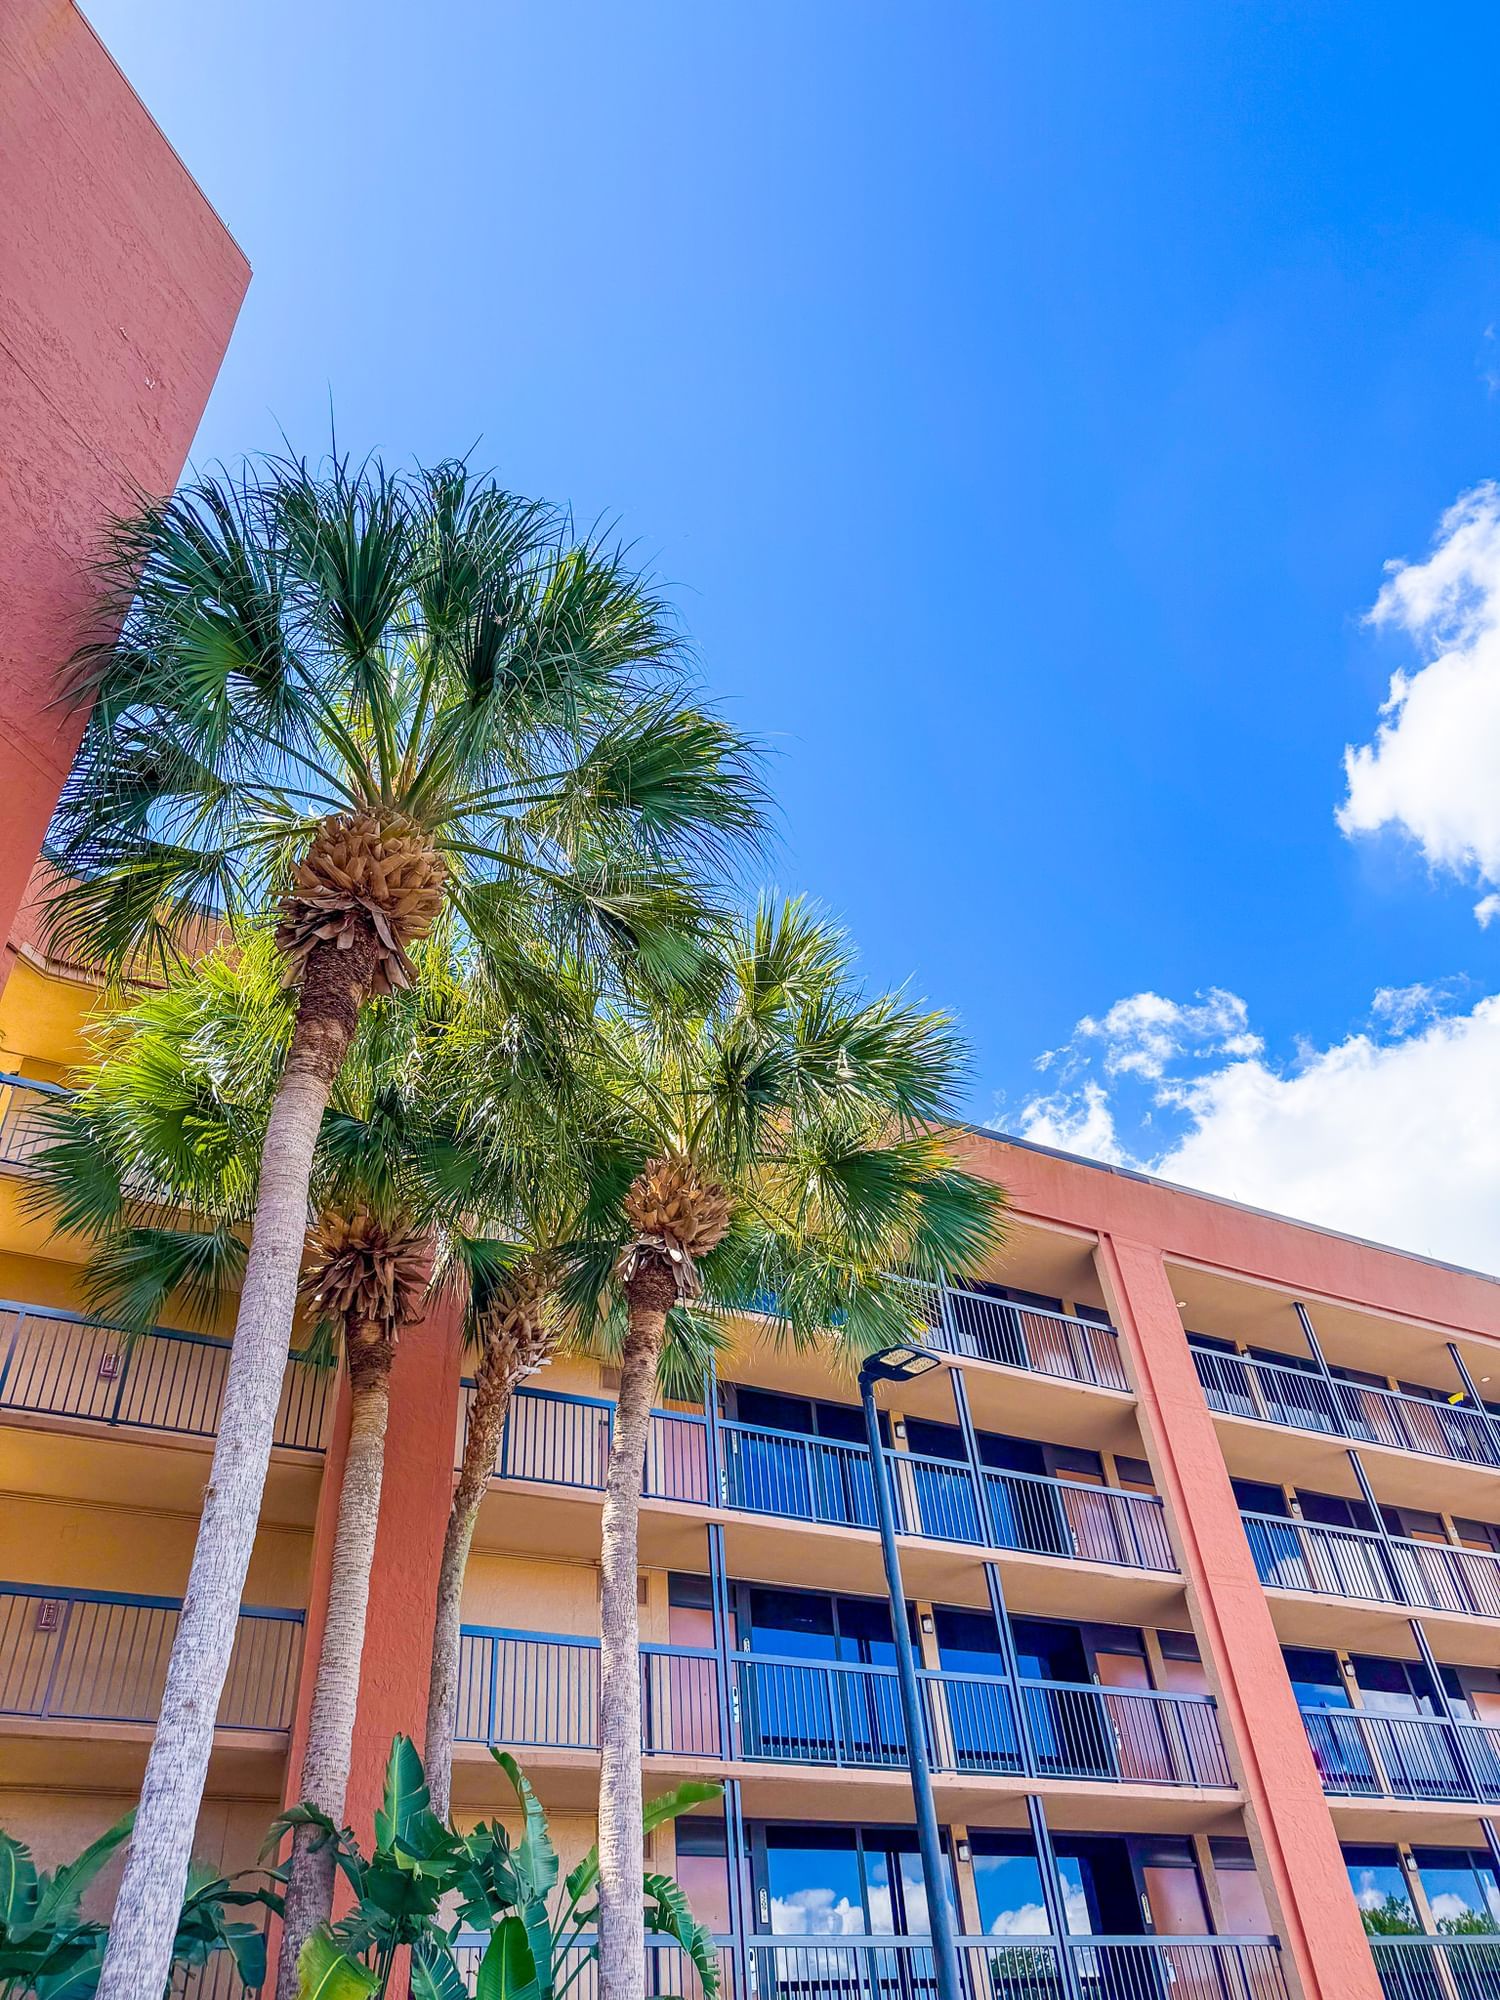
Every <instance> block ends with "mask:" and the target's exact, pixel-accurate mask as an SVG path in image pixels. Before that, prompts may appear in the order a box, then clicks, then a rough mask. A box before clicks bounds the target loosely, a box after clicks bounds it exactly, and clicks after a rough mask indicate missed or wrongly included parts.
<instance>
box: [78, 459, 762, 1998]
mask: <svg viewBox="0 0 1500 2000" xmlns="http://www.w3.org/2000/svg"><path fill="white" fill-rule="evenodd" d="M100 586H101V599H102V610H103V613H104V615H105V617H106V619H107V621H108V624H109V628H110V629H111V630H114V629H115V628H116V627H117V628H118V636H116V637H114V638H112V639H110V640H109V641H108V642H107V643H101V644H99V645H97V646H91V647H88V648H86V649H85V650H84V651H83V652H82V653H81V654H80V656H79V658H78V660H77V661H76V663H75V667H74V670H73V673H72V675H71V678H70V681H69V683H68V693H69V694H70V696H71V698H72V699H74V700H75V701H77V702H78V703H80V704H84V703H87V704H91V713H90V717H89V721H88V724H87V727H86V729H85V733H84V738H83V742H82V745H81V748H80V751H79V754H78V757H77V760H76V762H75V765H74V768H73V771H72V773H71V774H70V777H69V779H68V782H67V784H66V786H65V787H64V791H63V796H62V799H61V801H60V803H59V807H58V812H57V816H56V819H55V822H54V826H53V831H52V836H51V842H52V845H51V853H52V858H53V860H54V862H55V864H56V865H57V867H58V869H59V871H60V875H61V886H60V888H59V889H58V890H57V892H56V893H55V895H54V896H53V897H52V898H51V899H50V901H49V903H48V905H47V907H46V910H45V920H46V926H47V929H48V932H49V935H50V940H51V942H52V944H53V945H54V947H55V948H57V949H59V950H61V951H63V952H65V953H70V954H72V955H74V956H80V957H83V958H84V959H86V960H88V961H92V962H94V963H101V964H103V965H104V966H105V967H106V968H107V969H108V970H110V971H111V972H112V973H114V974H115V975H117V976H120V977H125V976H134V977H142V976H146V975H147V974H149V973H150V972H152V971H153V970H156V969H159V968H161V967H163V966H166V965H169V964H170V963H171V962H172V960H173V959H174V957H175V956H176V955H177V954H178V953H179V952H180V951H181V950H183V949H185V948H188V949H190V948H192V946H193V945H194V944H198V943H201V942H202V939H203V936H204V931H205V927H206V926H209V927H211V926H213V925H215V924H220V923H225V922H228V923H230V924H231V925H232V924H234V923H236V922H237V921H239V920H240V919H242V918H245V917H248V916H259V915H262V914H264V913H266V912H267V911H269V910H270V909H271V908H272V907H273V906H274V905H276V904H277V901H278V898H279V908H280V915H281V923H280V926H279V929H278V931H277V942H278V945H279V948H280V951H281V955H282V960H283V970H284V974H285V977H286V979H287V981H288V983H289V985H290V986H291V987H292V989H293V990H294V994H295V1008H294V1012H293V1018H292V1028H291V1033H290V1036H289V1038H288V1041H287V1045H286V1048H285V1051H284V1056H283V1059H282V1061H281V1063H280V1065H279V1069H278V1070H277V1071H275V1072H273V1074H274V1086H273V1090H274V1094H273V1095H272V1098H271V1104H270V1115H269V1117H268V1119H267V1120H266V1124H265V1131H264V1139H263V1144H262V1147H261V1152H260V1159H259V1167H258V1173H257V1175H256V1183H255V1199H254V1210H253V1217H252V1225H251V1233H250V1242H249V1247H248V1252H247V1255H246V1259H245V1270H244V1280H243V1284H242V1286H241V1291H240V1303H239V1311H238V1317H237V1320H236V1325H235V1334H234V1342H233V1350H232V1354H231V1359H230V1365H229V1370H228V1375H227V1379H226V1383H225V1391H224V1399H223V1407H222V1414H221V1420H220V1425H219V1433H218V1438H217V1442H216V1445H215V1449H214V1458H213V1467H212V1471H211V1474H210V1478H209V1483H208V1486H207V1489H206V1493H205V1499H204V1507H203V1514H202V1519H201V1522H200V1527H199V1533H198V1539H197V1545H196V1549H195V1552H194V1557H193V1566H192V1571H191V1574H190V1576H189V1580H188V1586H187V1591H186V1595H185V1598H184V1605H183V1611H182V1615H181V1618H180V1620H179V1624H178V1630H177V1636H176V1640H175V1642H174V1645H173V1649H172V1656H171V1660H170V1662H169V1665H168V1671H167V1676H166V1682H165V1686H164V1690H163V1694H162V1701H161V1711H160V1717H159V1721H158V1724H157V1729H156V1733H155V1738H154V1740H153V1743H152V1747H151V1754H150V1758H149V1760H148V1763H147V1769H146V1777H145V1785H144V1789H143V1792H142V1796H141V1803H140V1810H139V1814H138V1817H137V1822H136V1836H135V1841H134V1844H133V1846H132V1849H131V1854H130V1859H129V1862H128V1864H127V1866H126V1871H125V1877H124V1881H123V1883H122V1887H121V1894H120V1914H119V1917H118V1919H117V1921H116V1924H115V1926H114V1929H113V1931H112V1933H111V1937H110V1945H109V1954H108V1957H107V1959H106V1961H105V1966H104V1972H103V1976H102V1979H101V1982H100V1986H99V1993H100V1996H101V2000H138V1996H139V1995H141V1994H143V1993H150V1992H154V1991H156V1990H158V1989H159V1988H160V1987H161V1986H162V1985H163V1984H164V1983H165V1979H166V1971H167V1962H168V1954H169V1952H170V1949H171V1937H172V1928H173V1924H174V1922H175V1918H176V1913H177V1909H178V1907H179V1905H180V1902H181V1897H182V1889H183V1884H184V1882H185V1880H186V1875H187V1866H188V1860H189V1856H190V1851H191V1843H192V1836H193V1828H194V1824H195V1821H196V1816H197V1810H198V1805H199V1801H200V1799H201V1797H202V1791H203V1781H204V1777H205V1774H206V1770H207V1764H208V1757H209V1753H210V1750H211V1748H212V1742H213V1721H214V1715H215V1711H216V1709H217V1706H218V1700H219V1695H220V1692H221V1690H222V1687H223V1682H224V1676H225V1673H226V1670H227V1666H228V1660H229V1652H230V1647H231V1645H232V1643H233V1635H234V1626H235V1619H236V1616H237V1613H238V1608H239V1601H240V1595H241V1591H242V1589H243V1586H244V1580H245V1574H246V1570H247V1567H248V1564H249V1558H250V1549H251V1543H252V1540H253V1537H254V1532H255V1523H256V1519H257V1516H258V1513H259V1508H260V1499H261V1494H262V1491H263V1488H264V1484H265V1475H266V1468H267V1464H268V1461H269V1456H270V1447H271V1435H272V1426H273V1422H274V1417H275V1411H276V1405H277V1400H278V1397H279V1394H280V1383H281V1375H282V1370H283V1367H284V1364H285V1356H286V1346H287V1339H288V1331H289V1328H290V1325H291V1321H292V1314H293V1310H294V1307H295V1303H296V1291H297V1279H298V1269H299V1265H300V1261H301V1257H302V1250H303V1241H304V1235H305V1230H306V1225H307V1201H308V1188H309V1180H310V1176H311V1172H312V1161H313V1150H314V1146H315V1144H316V1141H317V1137H318V1132H319V1129H320V1126H321V1122H322V1117H323V1112H324V1109H325V1107H326V1105H327V1103H328V1100H329V1095H330V1092H331V1090H332V1086H333V1083H334V1079H335V1078H336V1077H337V1075H338V1073H339V1070H340V1068H341V1066H342V1064H343V1061H344V1057H345V1055H346V1053H347V1051H348V1049H349V1045H350V1042H351V1040H352V1038H353V1036H354V1032H355V1029H356V1027H357V1025H358V1022H359V1019H360V1015H361V1012H362V1010H363V1008H364V1006H365V1005H366V1003H367V1002H368V1001H369V1000H370V999H371V998H372V997H374V996H378V995H380V994H384V993H388V992H391V991H395V990H397V989H399V988H401V987H403V986H405V985H406V984H407V983H408V982H409V980H410V977H411V968H410V959H409V956H408V953H409V950H410V948H411V947H412V946H413V945H414V944H416V943H418V942H419V941H420V940H421V939H422V938H423V937H424V936H426V935H427V934H428V933H429V932H430V930H431V928H432V926H433V924H434V923H435V922H436V921H437V919H438V917H439V916H440V915H441V914H442V913H443V912H444V911H448V912H451V913H452V915H453V917H454V920H455V922H456V923H457V924H458V925H459V926H460V927H461V929H462V931H463V932H464V933H465V934H466V935H467V936H468V937H469V938H470V939H472V940H473V942H474V944H475V946H476V948H479V949H481V950H483V952H484V953H486V954H487V955H488V957H489V958H490V959H491V960H492V961H493V962H495V963H496V964H497V965H503V964H505V963H507V962H515V961H517V960H518V959H519V958H520V957H522V956H523V953H522V950H521V947H522V944H523V942H524V941H525V940H526V939H529V938H532V937H534V936H535V935H537V934H541V935H543V936H545V937H547V938H549V939H552V940H554V941H556V942H559V943H565V944H566V945H567V947H568V948H570V949H573V950H576V951H578V952H580V953H583V954H584V955H595V956H597V955H600V954H601V953H602V954H604V955H606V956H608V955H612V954H619V953H622V952H623V953H628V954H629V955H630V956H631V957H632V958H633V960H634V961H635V962H636V963H637V964H638V966H640V967H641V968H642V969H643V970H644V971H647V972H649V971H651V970H653V969H655V970H661V971H666V970H668V969H671V970H674V971H677V970H680V968H681V965H682V962H683V958H684V955H685V952H687V951H688V950H690V948H691V945H692V942H693V940H694V938H695V935H696V929H697V926H698V923H699V920H700V917H701V912H702V909H703V907H704V903H705V896H704V893H703V889H702V882H701V878H702V876H703V874H704V872H705V871H706V870H708V871H712V870H713V869H716V868H717V867H718V866H719V865H720V864H721V863H722V860H723V858H724V854H725V849H726V847H728V846H733V844H734V843H736V842H738V841H739V840H740V839H741V838H743V837H745V836H749V835H753V834H754V832H755V831H756V828H757V826H758V824H759V819H760V811H761V800H760V796H759V792H758V788H757V784H756V781H755V778H754V775H753V771H752V767H751V759H750V756H749V753H748V751H747V748H746V746H745V744H744V743H743V742H742V741H741V739H739V738H738V737H736V736H735V735H734V734H733V733H732V732H731V731H730V730H729V729H727V728H726V727H725V726H724V725H723V724H722V723H721V722H719V721H717V720H716V719H714V718H713V717H711V716H708V715H706V714H704V713H703V712H702V711H701V710H699V709H697V708H695V707H694V706H693V705H692V690H691V688H690V686H689V684H688V682H687V680H686V677H685V670H684V666H683V662H682V656H681V646H680V641H679V636H678V633H677V630H676V628H675V625H674V623H673V621H672V619H671V617H670V616H669V613H668V611H667V608H666V606H665V605H664V604H663V602H662V601H661V599H660V598H659V597H658V596H657V595H656V594H655V593H654V592H653V591H652V590H651V589H650V588H649V587H648V586H647V585H646V584H645V583H644V582H643V580H642V579H641V578H640V577H639V576H638V575H637V574H636V573H635V572H634V571H633V570H632V569H631V567H630V566H629V564H628V563H627V561H626V559H625V557H624V555H623V554H622V552H621V551H620V550H618V549H617V548H613V547H611V546H607V545H606V544H605V543H604V542H603V541H602V540H601V539H600V538H599V537H597V536H582V537H580V536H578V535H576V534H575V533H574V532H573V529H572V526H571V523H570V522H568V521H567V520H566V519H565V518H561V517H558V516H556V515H554V514H553V513H551V512H550V511H549V510H548V509H546V508H544V507H540V506H538V505H536V504H535V503H532V502H528V501H523V500H518V499H517V498H516V497H515V496H513V495H511V494H508V493H505V492H504V491H502V490H501V489H500V488H499V487H497V486H496V485H494V484H493V483H491V482H482V481H476V480H475V479H474V478H473V477H472V476H471V474H470V473H469V471H468V470H467V468H465V467H464V466H461V465H452V464H449V465H442V466H438V467H436V468H434V469H432V470H428V471H418V472H415V473H412V474H405V475H397V474H391V473H388V472H387V471H386V470H385V469H384V468H383V467H381V466H380V465H379V464H373V463H372V464H366V465H363V466H360V467H351V466H350V465H349V464H348V463H347V462H345V461H342V460H339V461H335V462H334V463H332V464H331V465H330V466H329V467H327V468H325V469H323V470H310V469H309V468H308V467H307V466H306V465H305V464H302V463H297V462H292V461H278V460H270V461H264V462H261V463H258V464H256V465H253V466H251V467H250V468H248V469H247V470H246V471H244V472H243V473H242V474H239V475H227V474H226V475H222V476H216V477H209V478H205V479H202V480H200V481H198V482H196V483H195V484H193V485H191V486H189V487H187V488H185V489H184V490H183V491H182V492H180V493H179V494H177V495H176V496H175V497H174V498H172V499H170V500H167V501H164V502H162V503H160V504H156V505H151V506H148V507H147V508H146V509H144V511H143V512H141V513H140V514H139V515H137V516H136V517H134V518H133V519H131V520H129V521H127V522H125V523H123V524H122V525H121V526H120V527H119V529H118V531H117V533H116V535H115V538H114V543H113V546H112V548H111V549H110V551H109V553H108V555H107V557H106V559H105V560H104V562H103V564H102V565H101V573H100Z"/></svg>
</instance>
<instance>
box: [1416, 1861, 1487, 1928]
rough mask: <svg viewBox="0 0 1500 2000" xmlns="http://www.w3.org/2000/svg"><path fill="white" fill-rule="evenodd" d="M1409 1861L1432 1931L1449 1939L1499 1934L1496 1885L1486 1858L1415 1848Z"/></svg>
mask: <svg viewBox="0 0 1500 2000" xmlns="http://www.w3.org/2000/svg"><path fill="white" fill-rule="evenodd" d="M1413 1858H1414V1859H1415V1861H1416V1864H1417V1873H1418V1875H1420V1876H1421V1878H1422V1887H1423V1889H1424V1890H1425V1891H1426V1893H1427V1901H1428V1903H1429V1904H1430V1905H1431V1908H1432V1921H1433V1926H1434V1928H1435V1929H1437V1930H1438V1931H1441V1932H1442V1933H1443V1934H1444V1935H1445V1936H1449V1937H1466V1936H1472V1935H1478V1934H1481V1933H1484V1934H1489V1933H1492V1932H1496V1931H1500V1882H1497V1881H1496V1879H1495V1871H1494V1869H1493V1867H1491V1865H1490V1862H1489V1859H1488V1857H1487V1856H1485V1855H1482V1854H1473V1853H1469V1852H1467V1851H1466V1850H1465V1849H1463V1848H1461V1847H1418V1848H1416V1849H1415V1850H1414V1852H1413Z"/></svg>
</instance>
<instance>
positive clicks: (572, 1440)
mask: <svg viewBox="0 0 1500 2000" xmlns="http://www.w3.org/2000/svg"><path fill="white" fill-rule="evenodd" d="M471 1394H472V1391H471V1389H470V1387H469V1385H467V1384H466V1385H465V1388H464V1408H463V1418H464V1419H466V1417H467V1411H468V1404H469V1399H470V1396H471ZM613 1425H614V1405H613V1404H612V1403H609V1402H606V1401H604V1400H603V1399H602V1398H600V1397H596V1396H576V1395H561V1394H558V1393H557V1392H555V1391H552V1390H546V1389H519V1390H517V1391H516V1394H515V1396H514V1397H513V1398H512V1400H511V1407H510V1414H509V1417H508V1419H507V1421H506V1426H505V1434H504V1436H503V1438H502V1440H501V1445H500V1452H499V1456H498V1458H497V1459H496V1463H495V1477H496V1478H497V1479H500V1480H516V1479H524V1480H533V1481H536V1482H538V1483H539V1484H542V1485H548V1486H563V1487H568V1488H571V1489H573V1490H575V1491H580V1490H581V1491H584V1492H591V1493H602V1492H603V1491H604V1480H605V1473H606V1471H607V1469H608V1465H609V1447H610V1438H611V1435H612V1432H613ZM461 1445H462V1439H461V1438H460V1448H461ZM886 1464H887V1466H888V1467H889V1469H890V1473H891V1484H892V1488H893V1490H894V1494H895V1501H896V1513H897V1525H898V1527H899V1528H900V1531H901V1533H902V1534H905V1535H915V1536H921V1537H924V1538H926V1539H928V1540H934V1541H946V1542H961V1543H965V1544H968V1545H970V1546H973V1547H976V1548H990V1549H1001V1550H1010V1551H1016V1552H1019V1553H1023V1554H1027V1555H1040V1556H1054V1557H1057V1558H1059V1559H1060V1560H1063V1561H1067V1562H1083V1563H1101V1564H1106V1565H1108V1566H1110V1567H1113V1568H1126V1569H1141V1570H1148V1571H1151V1572H1153V1573H1155V1574H1158V1575H1163V1576H1174V1575H1175V1574H1176V1573H1177V1563H1176V1560H1175V1558H1174V1556H1173V1554H1172V1547H1171V1543H1170V1541H1169V1540H1168V1537H1167V1531H1166V1521H1165V1514H1164V1510H1163V1507H1162V1503H1161V1501H1160V1499H1158V1497H1157V1496H1156V1495H1155V1494H1152V1493H1130V1492H1126V1491H1124V1490H1123V1489H1122V1488H1119V1487H1109V1486H1090V1485H1086V1484H1085V1483H1084V1482H1082V1481H1079V1480H1069V1479H1050V1478H1046V1477H1044V1476H1042V1475H1041V1474H1038V1473H1025V1472H1002V1471H995V1470H991V1469H985V1470H984V1472H983V1475H982V1478H981V1479H978V1480H976V1478H975V1475H974V1472H973V1470H972V1468H971V1467H970V1466H968V1465H967V1464H965V1463H962V1462H960V1461H958V1460H955V1459H946V1458H930V1457H927V1456H925V1455H923V1454H921V1453H918V1452H902V1451H892V1452H888V1453H887V1455H886ZM715 1467H717V1477H715ZM645 1493H646V1496H647V1498H648V1499H653V1500H671V1501H680V1502H683V1503H685V1504H687V1505H689V1506H694V1507H708V1506H714V1505H718V1506H722V1507H725V1508H727V1509H731V1510H733V1511H736V1512H740V1513H746V1514H763V1515H769V1516H773V1517H775V1518H777V1519H780V1520H793V1521H809V1522H822V1523H825V1524H827V1525H829V1526H832V1527H840V1528H867V1529H870V1530H872V1531H873V1529H874V1528H875V1525H876V1523H875V1487H874V1481H873V1477H872V1473H871V1467H870V1459H869V1453H868V1452H867V1451H866V1450H865V1448H864V1446H863V1445H856V1444H845V1443H843V1442H841V1441H840V1440H838V1439H836V1438H823V1437H810V1436H807V1435H804V1434H803V1433H801V1432H796V1431H776V1430H766V1429H762V1428H760V1427H758V1426H755V1425H750V1424H738V1423H725V1422H718V1421H711V1420H710V1419H709V1418H707V1417H705V1416H703V1415H701V1414H699V1413H698V1412H689V1413H684V1412H680V1411H670V1410H657V1411H655V1412H654V1413H653V1415H652V1419H651V1428H650V1432H649V1435H648V1438H647V1444H646V1473H645Z"/></svg>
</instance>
